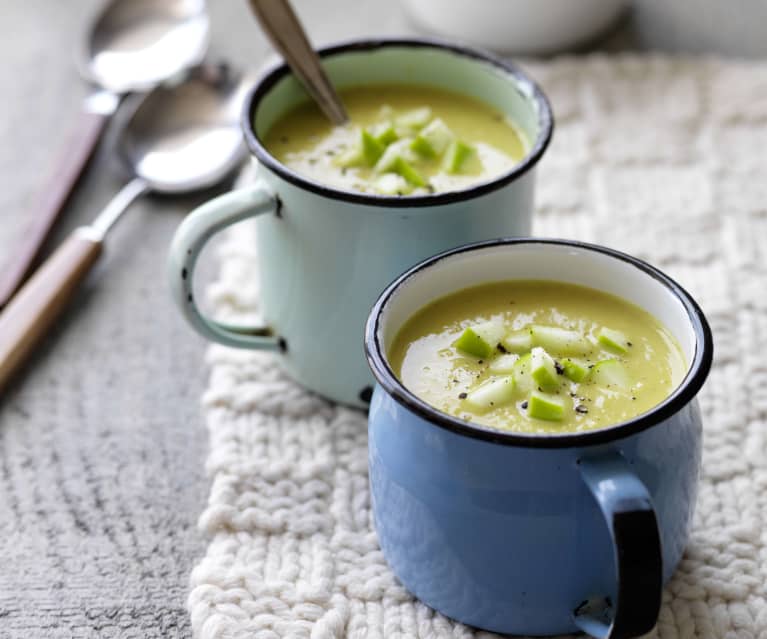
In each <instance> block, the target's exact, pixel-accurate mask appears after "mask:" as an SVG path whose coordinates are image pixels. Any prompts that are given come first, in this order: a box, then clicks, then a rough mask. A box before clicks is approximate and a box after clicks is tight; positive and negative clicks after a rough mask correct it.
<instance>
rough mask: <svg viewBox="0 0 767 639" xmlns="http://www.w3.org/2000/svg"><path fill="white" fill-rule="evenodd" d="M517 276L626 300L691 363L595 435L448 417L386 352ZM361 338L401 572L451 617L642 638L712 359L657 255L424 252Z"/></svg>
mask: <svg viewBox="0 0 767 639" xmlns="http://www.w3.org/2000/svg"><path fill="white" fill-rule="evenodd" d="M509 279H526V280H529V279H542V280H556V281H562V282H570V283H573V284H580V285H582V286H588V287H591V288H595V289H598V290H602V291H606V292H608V293H611V294H613V295H617V296H619V297H622V298H624V299H626V300H628V301H630V302H632V303H634V304H636V305H637V306H639V307H640V308H643V309H644V310H646V311H647V312H649V313H651V314H652V315H654V316H655V317H656V318H658V319H659V320H660V321H661V322H662V323H663V324H664V325H665V326H666V327H667V328H668V329H669V331H670V332H671V333H672V334H673V335H674V337H675V338H676V339H677V341H678V342H679V344H680V346H681V347H682V351H683V353H684V356H685V358H686V361H687V373H686V375H685V377H684V379H683V380H682V382H681V383H680V384H679V386H678V387H677V388H676V389H674V390H673V391H672V392H671V394H670V395H669V396H668V397H667V398H666V399H665V400H664V401H663V402H662V403H661V404H659V405H658V406H656V407H655V408H653V409H652V410H650V411H648V412H646V413H644V414H642V415H639V416H637V417H635V418H633V419H631V420H629V421H626V422H623V423H620V424H615V425H613V426H610V427H608V428H603V429H600V430H593V431H585V432H575V433H563V434H560V435H530V434H520V433H513V432H502V431H499V430H495V429H492V428H489V427H483V426H481V425H478V424H473V425H472V424H470V423H469V422H466V421H464V420H461V419H458V418H455V417H451V416H449V415H446V414H444V413H441V412H440V411H438V410H436V409H435V408H433V407H431V406H430V405H428V404H426V403H425V402H423V401H422V400H420V399H419V398H418V397H416V396H415V395H414V394H413V393H411V392H410V391H409V390H408V389H407V388H405V387H404V386H403V385H402V384H401V383H400V381H399V380H398V379H397V377H396V375H395V374H394V372H393V371H392V369H391V367H390V365H389V363H388V359H387V350H388V348H389V347H390V345H391V343H392V340H393V339H394V337H395V336H396V334H397V332H398V331H399V329H400V328H401V327H402V325H403V323H404V322H405V321H406V320H407V319H408V318H410V317H411V316H412V315H413V314H414V313H415V312H416V311H418V310H419V309H420V308H422V307H423V306H424V305H426V304H428V303H429V302H430V301H433V300H435V299H437V298H439V297H442V296H444V295H447V294H449V293H452V292H455V291H458V290H461V289H463V288H467V287H470V286H474V285H478V284H484V283H487V282H491V281H501V280H509ZM365 348H366V353H367V357H368V361H369V363H370V366H371V369H372V371H373V373H374V375H375V377H376V380H377V384H376V388H375V391H374V393H373V399H372V402H371V405H370V414H369V438H368V442H369V472H370V489H371V495H372V507H373V514H374V519H375V526H376V530H377V533H378V538H379V541H380V544H381V548H382V549H383V552H384V555H385V557H386V559H387V561H388V562H389V564H390V566H391V567H392V569H393V570H394V572H395V573H396V575H397V576H398V577H399V579H400V581H401V582H402V584H403V585H404V586H405V587H406V588H407V589H408V590H410V591H411V592H412V593H414V594H415V595H416V596H417V597H418V598H420V599H421V600H422V601H424V602H425V603H427V604H428V605H430V606H432V607H433V608H435V609H437V610H439V611H440V612H442V613H444V614H445V615H447V616H449V617H452V618H454V619H457V620H459V621H462V622H464V623H466V624H469V625H473V626H477V627H480V628H485V629H488V630H493V631H496V632H502V633H510V634H519V635H556V634H569V633H573V632H577V631H585V632H586V633H588V634H590V635H593V636H595V637H600V638H607V637H609V638H611V639H624V638H628V637H637V636H640V635H643V634H645V633H647V632H649V631H650V630H651V629H652V628H653V626H654V625H655V623H656V621H657V618H658V612H659V609H660V601H661V590H662V586H663V584H664V583H665V582H666V581H668V579H669V578H670V577H671V575H672V573H673V571H674V569H675V567H676V566H677V564H678V563H679V560H680V559H681V557H682V553H683V551H684V547H685V544H686V543H687V538H688V534H689V528H690V523H691V520H692V514H693V508H694V506H695V497H696V493H697V484H698V474H699V470H700V462H701V437H702V426H701V416H700V411H699V408H698V403H697V400H696V398H695V397H696V394H697V393H698V391H699V390H700V388H701V386H702V384H703V382H704V381H705V379H706V376H707V375H708V372H709V369H710V367H711V359H712V354H713V343H712V338H711V331H710V329H709V326H708V323H707V322H706V319H705V317H704V316H703V313H702V312H701V310H700V308H699V307H698V305H697V304H696V303H695V301H694V300H693V299H692V298H691V297H690V295H689V294H688V293H687V292H686V291H684V289H682V288H681V287H680V286H679V285H678V284H677V283H676V282H674V281H673V280H671V279H670V278H669V277H667V276H666V275H664V274H663V273H661V272H660V271H658V270H657V269H655V268H653V267H652V266H650V265H648V264H646V263H644V262H642V261H640V260H638V259H635V258H633V257H630V256H628V255H625V254H623V253H619V252H616V251H613V250H610V249H606V248H603V247H599V246H594V245H589V244H582V243H578V242H570V241H565V240H538V239H506V240H496V241H490V242H484V243H478V244H474V245H469V246H465V247H460V248H457V249H454V250H451V251H447V252H445V253H443V254H441V255H438V256H436V257H432V258H430V259H428V260H426V261H424V262H422V263H420V264H418V265H417V266H415V267H413V268H412V269H411V270H409V271H407V272H406V273H405V274H403V275H402V276H400V277H399V278H398V279H397V280H395V281H394V283H393V284H391V285H390V286H389V287H388V288H387V289H386V290H385V291H384V293H382V295H381V296H380V298H379V299H378V301H377V302H376V304H375V306H374V307H373V310H372V312H371V313H370V317H369V319H368V323H367V329H366V336H365Z"/></svg>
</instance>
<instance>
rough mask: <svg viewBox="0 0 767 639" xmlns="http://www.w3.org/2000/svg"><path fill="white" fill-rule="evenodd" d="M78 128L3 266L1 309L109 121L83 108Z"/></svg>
mask: <svg viewBox="0 0 767 639" xmlns="http://www.w3.org/2000/svg"><path fill="white" fill-rule="evenodd" d="M79 117H80V122H78V126H77V129H76V130H75V132H74V135H73V136H72V137H71V139H70V140H69V142H68V143H67V145H66V147H65V152H64V153H63V154H62V156H61V159H60V160H59V161H58V164H57V166H56V168H55V170H54V172H53V173H52V174H51V176H50V177H49V179H48V180H47V182H45V183H44V184H43V188H42V189H40V194H39V196H38V200H37V204H36V205H34V206H35V208H34V209H33V210H32V211H30V213H29V215H28V219H29V223H28V225H27V228H26V229H25V230H24V232H23V233H22V234H21V238H20V242H19V246H18V247H17V249H16V250H15V252H13V253H11V255H9V256H8V258H7V260H6V261H5V263H4V264H3V265H2V266H0V309H2V308H3V307H4V306H5V305H6V304H7V303H8V301H9V300H10V298H11V296H12V295H13V294H14V293H15V292H16V290H17V289H18V288H19V286H20V285H21V284H22V282H23V281H24V279H25V278H26V276H27V274H28V273H29V271H30V270H31V268H32V266H33V264H34V262H35V260H36V259H37V257H38V255H39V254H40V250H41V248H42V246H43V244H44V243H45V240H46V239H47V238H48V235H49V233H50V231H51V229H52V228H53V225H54V224H55V223H56V220H57V219H58V217H59V214H60V213H61V212H62V210H63V209H64V206H65V205H66V203H67V200H68V199H69V196H70V195H71V194H72V192H73V191H74V189H75V186H76V185H77V182H78V181H79V179H80V176H81V175H82V174H83V172H84V170H85V167H86V165H87V164H88V160H89V159H90V157H91V156H92V155H93V151H94V149H95V148H96V146H97V144H98V141H99V138H100V137H101V134H102V132H103V131H104V127H105V126H106V123H107V121H108V116H106V115H104V114H102V113H89V112H87V111H84V112H83V113H82V114H81V115H80V116H79Z"/></svg>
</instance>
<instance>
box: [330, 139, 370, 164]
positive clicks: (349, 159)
mask: <svg viewBox="0 0 767 639" xmlns="http://www.w3.org/2000/svg"><path fill="white" fill-rule="evenodd" d="M333 164H335V165H336V166H340V167H342V168H350V167H353V166H364V164H365V157H364V156H363V155H362V147H361V146H360V145H359V144H355V145H354V146H352V147H349V148H348V149H346V150H345V151H344V152H343V153H341V154H339V155H337V156H336V157H335V158H334V159H333Z"/></svg>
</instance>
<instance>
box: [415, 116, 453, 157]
mask: <svg viewBox="0 0 767 639" xmlns="http://www.w3.org/2000/svg"><path fill="white" fill-rule="evenodd" d="M453 139H454V136H453V132H452V131H451V130H450V129H449V128H448V126H447V124H445V122H444V121H443V120H442V119H440V118H435V119H434V120H432V121H431V122H429V124H428V125H426V126H425V127H424V128H423V130H422V131H421V132H420V133H419V134H418V135H417V136H416V137H415V140H413V143H412V144H411V146H410V148H411V149H413V150H414V151H417V152H418V153H420V154H421V155H424V156H426V157H428V158H433V157H437V156H438V155H440V154H441V153H442V152H443V151H444V150H445V149H446V148H447V147H448V145H449V144H450V143H451V142H452V141H453Z"/></svg>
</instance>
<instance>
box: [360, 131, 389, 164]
mask: <svg viewBox="0 0 767 639" xmlns="http://www.w3.org/2000/svg"><path fill="white" fill-rule="evenodd" d="M360 146H361V147H362V157H363V158H364V159H365V164H367V165H368V166H373V165H374V164H375V163H376V162H378V158H380V157H381V156H382V155H383V152H384V149H385V147H384V145H383V144H381V143H380V142H379V141H378V140H376V139H375V138H374V137H373V136H372V134H371V133H370V132H369V131H368V130H367V129H362V131H360Z"/></svg>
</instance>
